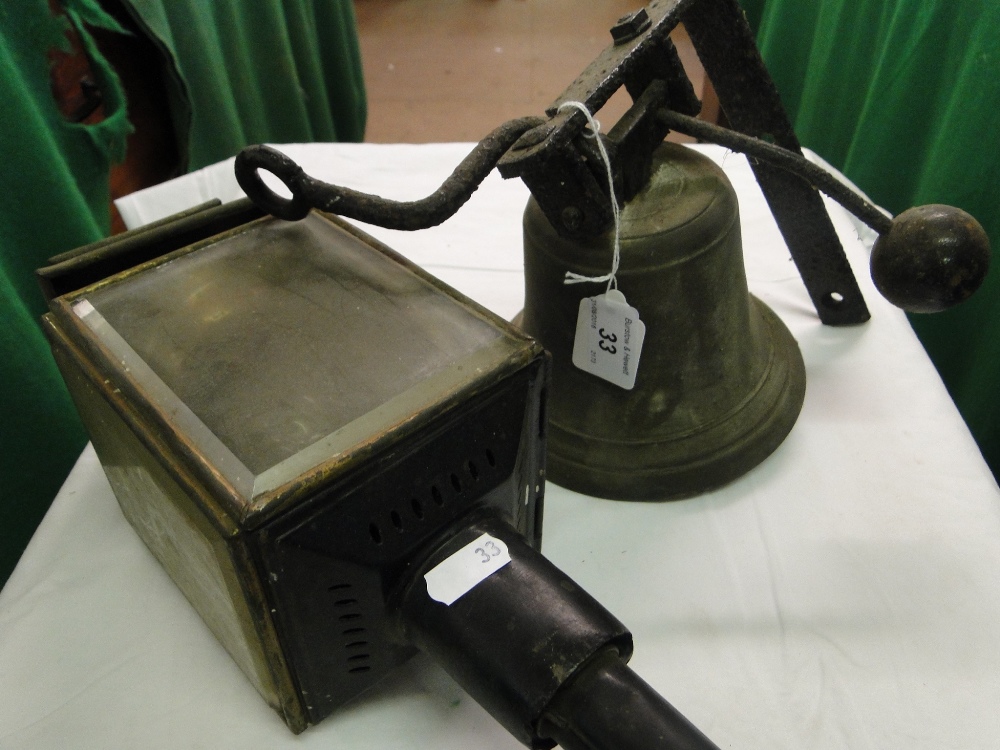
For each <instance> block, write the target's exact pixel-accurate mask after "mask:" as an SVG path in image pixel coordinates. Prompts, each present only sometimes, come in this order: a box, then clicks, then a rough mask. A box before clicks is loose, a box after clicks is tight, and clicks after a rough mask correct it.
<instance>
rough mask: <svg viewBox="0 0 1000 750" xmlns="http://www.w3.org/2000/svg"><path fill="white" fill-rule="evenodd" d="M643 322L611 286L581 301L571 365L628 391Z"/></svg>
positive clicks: (642, 336) (632, 381)
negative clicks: (605, 290)
mask: <svg viewBox="0 0 1000 750" xmlns="http://www.w3.org/2000/svg"><path fill="white" fill-rule="evenodd" d="M645 338H646V325H645V324H644V323H643V322H642V321H641V320H640V319H639V311H638V310H636V309H635V308H634V307H631V306H629V304H628V302H626V301H625V295H624V294H622V293H621V292H619V291H618V290H617V289H611V290H609V291H608V292H606V293H605V294H599V295H598V296H596V297H587V298H585V299H582V300H580V314H579V316H578V317H577V319H576V340H575V341H574V343H573V364H574V365H575V366H576V367H578V368H580V369H581V370H583V371H585V372H589V373H591V374H592V375H596V376H597V377H599V378H603V379H604V380H607V381H608V382H609V383H614V384H615V385H617V386H619V387H621V388H624V389H625V390H627V391H630V390H632V388H634V387H635V373H636V371H637V370H638V368H639V355H640V354H641V353H642V342H643V340H644V339H645Z"/></svg>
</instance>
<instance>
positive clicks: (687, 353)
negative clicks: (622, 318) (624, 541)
mask: <svg viewBox="0 0 1000 750" xmlns="http://www.w3.org/2000/svg"><path fill="white" fill-rule="evenodd" d="M612 242H613V234H612V232H606V233H604V234H603V235H600V236H597V237H594V238H592V239H584V240H582V241H581V240H569V239H565V238H563V237H560V236H559V234H558V233H557V232H556V231H555V230H554V229H553V227H552V225H551V224H550V223H549V221H548V219H547V218H546V217H545V215H544V214H543V213H542V211H541V209H540V208H539V206H538V204H537V203H536V201H535V199H534V198H531V199H530V200H529V202H528V206H527V209H526V210H525V214H524V254H525V285H526V292H525V305H524V312H523V315H522V318H521V321H520V323H521V326H522V327H523V329H524V330H525V331H526V332H527V333H529V334H530V335H532V336H534V337H536V338H537V339H538V340H539V341H540V342H541V343H542V345H543V346H544V347H545V348H546V349H548V350H549V352H551V354H552V359H553V376H552V388H551V394H550V399H549V407H548V469H547V472H548V478H549V479H551V480H552V481H554V482H556V483H557V484H560V485H562V486H564V487H567V488H568V489H572V490H576V491H579V492H583V493H586V494H589V495H596V496H599V497H605V498H614V499H624V500H667V499H676V498H682V497H687V496H691V495H694V494H698V493H701V492H705V491H707V490H710V489H713V488H716V487H719V486H722V485H724V484H726V483H728V482H730V481H732V480H734V479H736V478H737V477H739V476H741V475H743V474H744V473H746V472H747V471H749V470H750V469H751V468H753V467H754V466H756V465H757V464H758V463H760V462H761V461H762V460H764V458H766V457H767V456H768V455H769V454H770V453H771V452H772V451H774V449H775V448H776V447H777V446H778V445H779V444H780V443H781V441H782V440H783V439H784V438H785V436H786V435H787V434H788V432H789V431H790V430H791V428H792V426H793V425H794V424H795V420H796V418H797V417H798V414H799V411H800V410H801V407H802V401H803V398H804V395H805V367H804V365H803V362H802V356H801V354H800V352H799V349H798V346H797V345H796V343H795V340H794V339H793V338H792V335H791V334H790V333H789V331H788V329H787V328H786V327H785V326H784V324H783V323H782V322H781V321H780V320H779V319H778V317H777V315H775V314H774V312H773V311H772V310H771V309H770V308H768V307H767V306H766V305H765V304H764V303H762V302H761V301H760V300H758V299H756V298H755V297H753V296H752V295H750V294H749V292H748V290H747V281H746V272H745V270H744V266H743V249H742V243H741V238H740V222H739V209H738V205H737V199H736V194H735V191H734V190H733V187H732V185H731V184H730V183H729V180H728V178H727V177H726V175H725V174H724V173H723V171H722V170H721V169H720V168H719V167H718V166H717V165H716V164H715V163H714V162H712V161H711V160H710V159H708V158H707V157H705V156H703V155H701V154H699V153H698V152H696V151H694V150H692V149H688V148H685V147H683V146H680V145H676V144H672V143H664V144H662V145H661V146H659V147H658V148H657V150H656V151H655V153H654V156H653V167H652V176H651V179H650V180H649V183H648V184H647V185H646V187H645V188H644V189H642V190H641V191H640V192H639V193H638V195H636V196H635V197H634V198H633V199H632V200H630V201H629V202H627V203H626V204H625V205H624V206H623V208H622V211H621V235H620V242H621V265H620V267H619V270H618V272H617V282H618V287H619V289H620V290H621V291H622V292H623V293H624V295H625V296H626V298H627V300H628V303H629V305H631V306H633V307H635V308H636V309H638V310H639V312H640V314H641V316H642V320H643V321H644V322H645V325H646V337H645V343H644V346H643V351H642V355H641V360H640V363H639V367H638V370H637V373H636V381H635V386H634V388H633V389H632V390H625V389H623V388H621V387H619V386H617V385H615V384H612V383H610V382H606V381H605V380H602V379H600V378H598V377H596V376H594V375H591V374H589V373H586V372H583V371H582V370H579V369H577V368H576V367H574V365H573V364H572V360H571V358H572V347H573V342H574V332H575V330H576V325H577V313H578V310H579V307H580V301H581V299H582V298H584V297H589V296H594V295H597V294H599V293H602V292H603V291H604V289H603V287H598V285H594V284H573V285H567V284H565V283H564V279H565V276H566V273H567V272H568V271H569V272H574V273H577V274H582V275H586V276H600V275H602V274H606V273H607V271H608V269H609V267H610V263H611V257H612Z"/></svg>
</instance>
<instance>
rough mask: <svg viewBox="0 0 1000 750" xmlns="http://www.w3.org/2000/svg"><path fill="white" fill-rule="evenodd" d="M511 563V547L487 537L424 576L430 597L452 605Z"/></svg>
mask: <svg viewBox="0 0 1000 750" xmlns="http://www.w3.org/2000/svg"><path fill="white" fill-rule="evenodd" d="M509 562H510V552H509V551H508V549H507V545H506V544H504V543H503V541H501V540H500V539H497V538H496V537H492V536H490V535H489V534H483V535H482V536H480V537H479V538H478V539H476V540H475V541H472V542H469V543H468V544H467V545H465V546H464V547H462V548H461V549H460V550H458V551H457V552H454V553H452V554H451V556H450V557H447V558H446V559H444V560H442V561H441V562H439V563H438V564H437V565H435V566H434V567H433V568H432V569H431V570H429V571H428V572H427V573H426V574H425V575H424V580H425V581H426V582H427V595H428V596H429V597H430V598H431V599H433V600H435V601H438V602H441V603H442V604H449V605H450V604H452V603H453V602H455V601H456V600H457V599H458V598H459V597H461V596H463V595H464V594H467V593H469V592H470V591H471V590H472V589H474V588H475V587H476V586H478V585H479V584H480V583H482V582H483V581H485V580H486V579H487V578H489V577H490V576H491V575H493V574H494V573H496V572H497V571H498V570H500V568H502V567H504V566H505V565H506V564H507V563H509Z"/></svg>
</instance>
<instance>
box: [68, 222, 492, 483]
mask: <svg viewBox="0 0 1000 750" xmlns="http://www.w3.org/2000/svg"><path fill="white" fill-rule="evenodd" d="M87 300H88V301H89V302H90V303H91V304H92V305H93V307H94V308H95V309H96V311H97V312H98V313H100V317H101V318H103V319H104V321H106V322H107V323H108V324H109V325H110V327H111V328H112V329H113V330H114V332H116V333H117V334H118V335H119V336H120V337H121V338H122V339H123V340H124V342H125V343H127V345H128V346H129V347H131V348H132V349H133V350H134V351H135V352H136V353H137V354H138V356H139V357H140V358H141V359H142V360H143V361H144V362H145V363H146V364H147V365H148V366H149V368H150V369H151V370H152V372H153V373H155V375H156V376H158V377H159V379H161V380H162V381H163V383H164V384H165V385H166V386H167V387H168V388H169V389H170V390H171V391H172V392H173V393H174V394H176V396H177V397H178V398H179V399H180V400H181V402H182V403H183V404H184V405H185V406H186V407H187V409H190V411H191V412H193V414H194V415H196V416H197V418H198V419H199V420H201V421H202V422H203V423H204V424H205V425H206V426H207V427H208V429H209V430H211V432H212V433H214V435H215V436H216V437H217V438H218V439H219V440H220V441H221V442H222V443H223V444H224V445H225V446H226V447H227V448H228V449H229V450H230V451H232V453H233V454H234V455H235V456H236V458H238V459H239V460H240V461H242V462H243V464H244V465H245V466H246V467H247V468H248V469H249V470H250V471H251V472H252V473H253V474H254V475H260V474H261V473H263V472H264V471H266V470H267V469H269V468H271V467H274V466H275V465H277V464H279V463H280V462H282V461H284V460H286V459H288V458H290V457H292V456H294V455H295V454H297V453H299V452H301V451H303V450H304V449H305V448H307V447H308V446H310V445H313V444H314V443H316V442H317V441H320V440H322V439H323V438H325V437H327V436H329V435H330V434H331V433H333V432H335V431H336V430H338V429H340V428H342V427H344V426H345V425H347V424H349V423H351V422H353V421H354V420H356V419H358V418H359V417H361V416H363V415H365V414H367V413H368V412H370V411H372V410H374V409H376V408H377V407H379V406H380V405H382V404H385V403H386V402H387V401H389V400H390V399H392V398H394V397H396V396H399V395H400V394H403V393H404V392H406V391H407V390H408V389H411V388H413V387H414V386H416V385H417V384H420V383H422V382H424V381H427V380H428V379H430V378H433V377H434V376H435V375H436V374H437V373H441V372H442V371H444V370H446V369H451V370H452V371H454V369H455V366H456V365H459V364H460V363H461V362H462V360H463V359H465V358H467V357H468V356H469V355H470V354H472V353H473V352H476V351H479V350H481V349H483V348H484V347H486V346H488V345H489V344H491V343H492V342H494V341H496V340H497V339H498V338H500V337H501V333H500V330H499V329H498V328H496V327H494V326H493V325H492V324H491V323H489V322H487V321H485V320H483V319H480V318H479V317H477V316H476V315H473V314H471V313H470V312H469V311H468V310H467V309H466V308H464V307H463V306H462V305H460V304H459V303H458V302H456V301H455V300H453V299H452V298H450V297H448V296H446V295H444V294H442V293H441V292H440V291H439V290H438V289H436V288H435V287H434V286H432V285H431V284H429V283H428V282H427V281H425V280H423V279H422V278H420V277H419V276H417V275H415V274H414V273H412V272H411V271H409V270H408V269H406V268H405V267H403V266H401V265H399V264H398V263H396V262H394V261H392V260H391V259H389V258H387V257H386V256H385V255H383V254H382V253H380V252H378V251H376V250H374V249H373V248H371V247H369V246H368V245H366V244H364V243H363V242H362V241H360V240H359V239H357V238H355V237H354V236H353V235H350V234H348V233H347V232H345V231H344V230H342V229H340V228H339V227H337V226H336V225H335V224H333V223H332V222H330V221H328V220H326V219H324V218H322V217H320V216H317V215H311V216H309V217H308V218H307V219H305V220H303V221H300V222H295V223H285V222H280V221H267V222H264V223H261V224H257V225H254V226H252V228H250V229H248V230H246V231H244V232H242V233H239V234H236V235H232V236H228V237H225V238H223V239H222V240H220V241H218V242H216V243H214V244H212V245H210V246H208V247H207V248H204V249H200V250H197V251H194V252H191V253H188V254H186V255H183V256H181V257H179V258H177V259H174V260H172V261H170V262H168V263H164V264H162V265H159V266H156V267H154V268H151V269H149V270H147V271H144V272H141V273H138V274H135V275H133V276H131V277H129V278H127V279H126V280H123V281H122V282H119V283H114V284H110V285H108V286H106V287H104V288H101V289H99V290H97V291H94V292H92V293H90V294H88V295H87ZM96 317H97V316H95V318H96ZM95 322H96V321H95ZM92 327H93V325H92ZM137 376H140V375H137ZM472 376H473V374H472V373H469V374H468V377H469V378H471V377H472ZM140 377H141V376H140ZM448 380H453V377H449V378H448ZM420 390H421V391H426V389H420ZM299 468H300V469H301V468H302V467H301V466H300V467H299Z"/></svg>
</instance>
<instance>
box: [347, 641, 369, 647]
mask: <svg viewBox="0 0 1000 750" xmlns="http://www.w3.org/2000/svg"><path fill="white" fill-rule="evenodd" d="M367 645H368V641H351V642H350V643H348V644H347V645H346V646H344V648H364V647H365V646H367Z"/></svg>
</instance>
